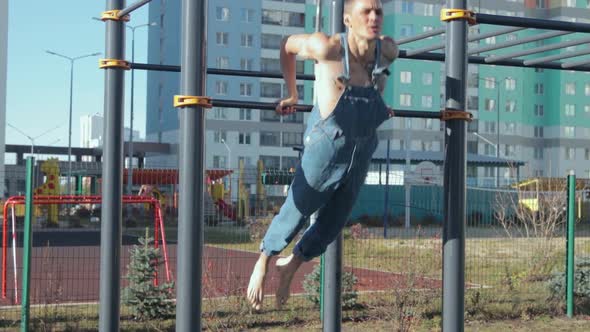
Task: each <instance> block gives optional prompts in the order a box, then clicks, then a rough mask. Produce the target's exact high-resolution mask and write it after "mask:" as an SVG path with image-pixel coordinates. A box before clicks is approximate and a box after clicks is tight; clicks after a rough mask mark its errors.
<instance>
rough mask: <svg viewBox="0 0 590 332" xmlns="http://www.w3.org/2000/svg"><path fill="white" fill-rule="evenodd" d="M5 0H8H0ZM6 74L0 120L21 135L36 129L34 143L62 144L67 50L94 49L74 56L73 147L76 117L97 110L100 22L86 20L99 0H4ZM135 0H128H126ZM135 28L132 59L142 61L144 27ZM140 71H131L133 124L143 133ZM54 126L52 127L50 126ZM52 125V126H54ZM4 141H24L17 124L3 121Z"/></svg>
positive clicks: (135, 20)
mask: <svg viewBox="0 0 590 332" xmlns="http://www.w3.org/2000/svg"><path fill="white" fill-rule="evenodd" d="M0 1H7V0H0ZM8 1H9V9H8V11H9V19H8V77H7V91H6V92H7V96H6V122H7V123H9V124H10V125H12V126H14V127H16V128H18V129H19V130H21V131H22V132H24V133H25V134H26V135H28V136H31V137H37V136H39V135H42V136H40V137H38V138H36V139H35V145H53V146H68V122H69V120H68V119H69V98H70V61H68V60H67V59H64V58H60V57H57V56H54V55H50V54H48V53H46V50H50V51H53V52H56V53H60V54H63V55H66V56H69V57H77V56H82V55H86V54H91V53H95V52H101V53H102V54H101V55H100V56H95V57H88V58H83V59H80V60H76V61H75V62H74V80H73V81H74V84H73V93H72V96H73V98H72V99H73V103H72V105H73V107H72V110H73V111H72V147H78V146H80V117H81V116H84V115H92V114H96V113H98V114H100V115H102V114H103V112H104V105H103V104H104V103H103V100H104V71H103V70H101V69H99V68H98V59H99V58H104V50H105V43H104V40H105V23H103V22H101V21H96V20H93V19H92V17H100V16H101V13H102V12H103V11H105V7H106V1H104V0H53V1H26V0H8ZM134 2H135V1H127V4H131V3H134ZM147 17H148V5H145V6H143V7H142V8H140V9H137V10H136V11H134V12H133V13H132V14H131V20H130V21H129V22H127V23H128V24H129V25H132V26H133V25H140V24H144V23H148V22H147ZM148 29H149V28H148V27H142V28H138V29H136V30H135V62H143V63H145V62H147V60H146V59H147V30H148ZM126 31H127V34H126V38H127V40H126V51H125V57H126V60H129V61H130V60H131V30H130V29H126ZM130 81H131V75H130V71H128V72H127V74H126V75H125V85H126V91H125V116H124V119H125V126H126V127H129V124H130V123H129V107H130V100H129V96H130V91H131V85H130ZM145 90H146V72H145V71H139V70H138V71H135V79H134V94H135V98H134V100H135V102H134V122H133V127H134V128H133V129H134V130H139V131H140V134H141V137H145V99H146V97H145V95H146V93H145ZM56 127H57V128H56ZM54 128H56V129H54ZM6 144H25V145H29V144H31V141H30V140H29V139H28V138H26V137H25V136H24V135H22V134H20V133H19V132H18V131H17V130H14V129H13V128H11V127H9V126H7V127H6Z"/></svg>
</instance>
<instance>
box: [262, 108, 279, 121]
mask: <svg viewBox="0 0 590 332" xmlns="http://www.w3.org/2000/svg"><path fill="white" fill-rule="evenodd" d="M260 121H265V122H280V121H281V116H280V115H278V114H277V112H275V111H274V110H260Z"/></svg>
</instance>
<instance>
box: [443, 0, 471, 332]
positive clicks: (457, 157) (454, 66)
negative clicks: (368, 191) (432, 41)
mask: <svg viewBox="0 0 590 332" xmlns="http://www.w3.org/2000/svg"><path fill="white" fill-rule="evenodd" d="M447 4H448V5H447V8H455V9H466V8H467V0H449V1H447ZM445 52H446V73H447V78H446V84H445V91H446V105H445V106H446V107H445V108H446V109H449V110H457V111H465V109H466V107H465V95H466V88H467V87H466V76H467V22H466V21H465V20H453V21H450V22H448V23H447V45H446V51H445ZM466 127H467V126H466V123H465V121H464V120H461V119H456V120H448V121H446V130H445V151H446V156H445V167H444V225H443V324H442V325H443V331H453V332H461V331H463V330H464V325H463V319H464V311H465V310H464V308H465V304H464V297H465V288H464V287H465V181H466V180H465V169H466V167H467V164H466V158H465V157H466V143H465V142H466Z"/></svg>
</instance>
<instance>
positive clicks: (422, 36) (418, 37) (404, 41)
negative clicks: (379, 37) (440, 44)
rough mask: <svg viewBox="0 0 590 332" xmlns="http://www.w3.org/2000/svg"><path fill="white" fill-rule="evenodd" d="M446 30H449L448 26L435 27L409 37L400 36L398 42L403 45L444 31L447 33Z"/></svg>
mask: <svg viewBox="0 0 590 332" xmlns="http://www.w3.org/2000/svg"><path fill="white" fill-rule="evenodd" d="M445 31H447V29H446V28H439V29H434V30H430V31H427V32H424V33H421V34H418V35H415V36H411V37H407V38H400V39H398V40H397V41H396V42H397V44H398V45H403V44H407V43H411V42H415V41H417V40H422V39H426V38H429V37H434V36H438V35H442V34H443V33H445Z"/></svg>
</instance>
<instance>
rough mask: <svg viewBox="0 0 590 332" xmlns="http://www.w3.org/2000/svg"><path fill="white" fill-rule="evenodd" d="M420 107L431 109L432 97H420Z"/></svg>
mask: <svg viewBox="0 0 590 332" xmlns="http://www.w3.org/2000/svg"><path fill="white" fill-rule="evenodd" d="M422 107H424V108H432V96H422Z"/></svg>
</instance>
